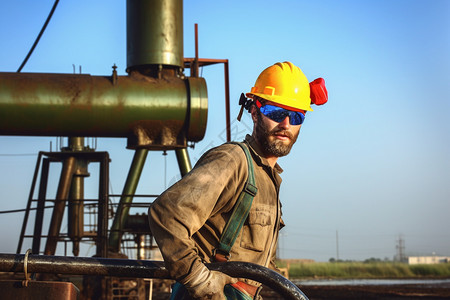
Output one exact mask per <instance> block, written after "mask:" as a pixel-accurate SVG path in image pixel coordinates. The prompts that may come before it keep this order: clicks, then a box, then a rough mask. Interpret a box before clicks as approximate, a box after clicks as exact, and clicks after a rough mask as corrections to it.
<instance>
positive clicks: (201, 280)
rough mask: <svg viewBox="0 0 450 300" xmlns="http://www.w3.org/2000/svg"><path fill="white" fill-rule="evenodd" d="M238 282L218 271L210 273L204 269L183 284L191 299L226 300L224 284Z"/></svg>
mask: <svg viewBox="0 0 450 300" xmlns="http://www.w3.org/2000/svg"><path fill="white" fill-rule="evenodd" d="M237 281H238V280H237V279H236V278H233V277H230V276H228V275H226V274H224V273H221V272H218V271H210V270H208V269H207V268H206V267H205V269H203V270H202V272H200V274H199V275H198V276H197V277H196V278H192V279H191V280H189V281H188V282H185V283H183V284H184V285H185V286H186V288H187V290H188V291H189V294H190V295H191V297H192V298H194V299H198V300H206V299H211V300H226V297H225V295H224V293H223V288H224V286H225V285H226V284H231V283H235V282H237Z"/></svg>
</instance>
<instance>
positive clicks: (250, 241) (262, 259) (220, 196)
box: [149, 135, 282, 284]
mask: <svg viewBox="0 0 450 300" xmlns="http://www.w3.org/2000/svg"><path fill="white" fill-rule="evenodd" d="M244 142H245V143H246V144H247V145H249V149H250V153H251V154H252V158H253V166H254V173H255V181H256V186H257V187H258V193H257V195H256V196H255V198H254V199H253V204H252V207H251V209H250V213H249V216H248V218H247V220H246V221H245V223H244V226H243V227H242V230H241V232H240V234H239V236H238V237H237V239H236V242H235V243H234V246H233V247H232V249H231V252H230V254H231V259H230V261H245V262H252V263H256V264H259V265H262V266H265V267H269V268H271V269H276V267H275V264H274V259H275V251H276V244H277V239H278V230H279V229H280V224H281V223H282V221H281V205H280V202H279V199H278V192H279V187H280V183H281V178H280V176H279V173H281V172H282V169H281V168H280V167H279V166H278V165H276V166H275V168H271V167H270V166H269V164H268V162H267V160H266V159H265V158H263V157H262V156H261V150H260V149H259V148H258V146H257V144H256V142H255V140H254V139H253V137H252V136H250V135H247V136H246V138H245V141H244ZM247 177H248V167H247V159H246V157H245V153H244V151H243V150H242V149H241V148H240V147H239V146H238V145H235V144H229V143H227V144H223V145H221V146H219V147H216V148H213V149H211V150H209V151H208V152H206V153H205V154H204V155H203V156H202V157H201V158H200V160H199V161H198V162H197V164H196V165H195V167H194V168H193V169H192V170H191V172H189V173H188V174H187V175H186V176H184V177H183V178H182V179H181V180H180V181H178V182H177V183H176V184H174V185H173V186H171V187H170V188H169V189H168V190H166V191H165V192H164V193H163V194H161V196H160V197H158V198H157V199H156V200H155V201H154V202H153V204H152V205H151V207H150V209H149V220H150V228H151V232H152V234H153V236H154V237H155V239H156V242H157V243H158V246H159V248H160V250H161V252H162V255H163V257H164V261H165V265H166V268H167V269H168V270H169V273H170V276H171V277H172V278H174V279H176V280H177V281H186V280H188V279H191V277H192V278H193V277H194V276H196V274H198V271H199V270H200V269H202V268H204V266H203V265H202V264H203V262H206V263H208V262H211V257H212V251H213V249H214V248H216V247H217V246H218V245H219V240H220V236H221V234H222V231H223V228H224V227H225V224H226V223H227V221H228V219H229V218H230V215H231V212H232V209H233V206H234V204H235V203H236V201H237V199H238V197H239V194H240V192H241V191H242V189H243V187H244V184H245V182H246V180H247ZM243 281H246V282H247V283H250V284H255V282H251V281H249V280H243Z"/></svg>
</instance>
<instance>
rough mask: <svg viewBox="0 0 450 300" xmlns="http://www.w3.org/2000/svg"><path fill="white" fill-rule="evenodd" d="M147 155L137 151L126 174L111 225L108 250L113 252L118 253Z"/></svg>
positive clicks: (143, 151) (143, 150)
mask: <svg viewBox="0 0 450 300" xmlns="http://www.w3.org/2000/svg"><path fill="white" fill-rule="evenodd" d="M147 154H148V150H147V149H137V150H136V152H135V153H134V157H133V161H132V163H131V167H130V171H129V172H128V176H127V180H126V182H125V186H124V188H123V192H122V197H121V198H120V202H119V206H118V207H117V211H116V214H115V215H114V221H113V224H112V225H111V233H110V235H109V249H110V250H111V251H113V252H119V250H120V240H121V238H122V229H123V227H124V225H125V224H126V223H127V218H128V213H129V211H130V204H131V203H132V202H133V195H134V194H135V193H136V188H137V185H138V183H139V178H140V177H141V173H142V169H143V168H144V164H145V160H146V159H147Z"/></svg>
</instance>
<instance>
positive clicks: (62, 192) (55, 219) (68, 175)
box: [44, 156, 76, 255]
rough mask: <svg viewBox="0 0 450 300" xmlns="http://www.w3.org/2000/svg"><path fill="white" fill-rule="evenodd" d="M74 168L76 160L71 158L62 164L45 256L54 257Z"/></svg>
mask: <svg viewBox="0 0 450 300" xmlns="http://www.w3.org/2000/svg"><path fill="white" fill-rule="evenodd" d="M75 167H76V159H75V157H73V156H69V157H67V158H66V159H65V160H64V162H63V168H62V170H61V177H60V179H59V184H58V191H57V194H56V199H55V207H54V208H53V213H52V218H51V222H50V227H49V229H48V237H47V243H46V245H45V251H44V254H45V255H55V251H56V244H57V243H58V239H59V233H60V230H61V223H62V219H63V215H64V209H65V207H66V201H67V197H68V196H69V190H70V184H71V182H72V178H73V174H74V171H75Z"/></svg>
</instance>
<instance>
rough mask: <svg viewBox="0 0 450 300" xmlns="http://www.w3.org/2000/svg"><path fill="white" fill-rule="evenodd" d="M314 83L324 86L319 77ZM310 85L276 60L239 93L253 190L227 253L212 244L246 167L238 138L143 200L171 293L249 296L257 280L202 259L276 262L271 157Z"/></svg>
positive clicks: (280, 149)
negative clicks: (246, 116) (249, 126)
mask: <svg viewBox="0 0 450 300" xmlns="http://www.w3.org/2000/svg"><path fill="white" fill-rule="evenodd" d="M320 85H321V88H320V89H321V91H322V93H323V92H325V93H326V89H325V86H324V83H323V79H322V82H321V83H320ZM310 90H311V89H310V84H309V83H308V80H307V79H306V77H305V75H304V74H303V73H302V71H301V70H300V68H298V67H296V66H295V65H293V64H292V63H290V62H283V63H277V64H275V65H273V66H270V67H269V68H267V69H265V70H264V71H263V72H262V73H261V74H260V75H259V77H258V79H257V80H256V83H255V86H254V87H253V88H252V89H251V92H250V93H247V94H246V96H247V97H248V98H250V99H249V100H247V99H246V98H245V97H244V98H243V99H242V96H241V101H240V104H241V105H242V106H243V107H242V108H244V107H245V108H246V109H247V110H248V111H249V112H250V114H251V117H252V120H253V125H254V126H253V132H252V134H251V135H247V136H246V138H245V141H244V144H245V147H248V149H249V152H250V153H251V160H250V164H251V167H253V170H254V172H253V173H254V178H255V182H256V183H255V184H256V187H257V189H258V190H257V193H256V195H255V196H254V198H253V202H252V205H251V208H250V211H249V213H248V217H247V218H246V219H245V223H244V225H243V227H242V229H241V230H240V231H239V232H238V236H237V238H236V240H235V242H234V244H233V245H232V247H231V250H230V251H229V253H225V254H224V255H223V253H217V251H216V250H217V249H218V247H219V241H221V235H222V233H223V231H224V228H225V226H226V225H227V222H228V221H229V219H230V216H231V214H232V211H233V207H234V206H235V204H236V202H237V201H238V198H239V196H240V194H241V191H242V190H243V189H244V186H245V185H246V182H247V180H248V177H249V172H250V171H249V164H248V163H247V158H246V154H245V152H244V151H243V149H242V148H241V147H240V146H239V145H236V144H233V143H226V144H223V145H221V146H219V147H216V148H213V149H211V150H209V151H208V152H206V153H205V154H204V155H203V156H202V157H201V158H200V160H199V161H198V162H197V164H196V165H195V167H194V168H193V169H192V171H191V172H190V173H189V174H187V175H186V176H185V177H183V178H182V179H181V180H180V181H179V182H177V183H176V184H174V185H173V186H172V187H170V188H169V189H168V190H167V191H165V192H164V193H163V194H162V195H161V196H160V197H159V198H158V199H156V201H155V202H154V203H153V204H152V206H151V207H150V209H149V220H150V228H151V231H152V233H153V235H154V237H155V239H156V241H157V243H158V246H159V248H160V250H161V252H162V255H163V257H164V261H165V264H166V268H167V269H168V270H169V272H170V275H171V276H172V278H174V279H176V280H177V282H178V283H177V284H176V285H175V287H174V291H173V294H172V298H171V299H192V298H193V299H227V298H226V296H225V295H224V287H225V294H226V295H227V296H228V297H230V298H231V297H234V298H233V299H253V298H254V297H255V294H256V293H257V289H258V286H259V284H258V283H257V282H253V281H250V280H246V279H239V282H238V279H235V278H231V277H230V276H228V275H226V274H223V273H221V272H217V271H210V270H208V269H207V268H206V266H205V264H204V263H207V262H212V261H226V260H230V261H245V262H252V263H256V264H259V265H262V266H265V267H269V268H272V269H276V266H275V262H274V259H275V251H276V246H277V241H278V231H279V229H280V228H281V227H282V226H283V221H282V220H281V204H280V201H279V198H278V195H279V188H280V183H281V178H280V176H279V173H281V172H282V169H281V168H280V167H279V166H278V164H277V160H278V158H279V157H281V156H285V155H287V154H288V153H289V151H290V150H291V148H292V145H293V144H294V143H295V141H296V140H297V137H298V134H299V132H300V128H301V124H302V123H303V121H304V119H305V113H306V111H312V109H311V107H310V104H311V97H310ZM315 90H316V89H315ZM316 94H317V93H316ZM322 96H325V94H323V95H322ZM313 98H314V99H315V98H317V97H315V96H314V97H313ZM322 102H323V101H322ZM322 104H323V103H322ZM241 114H242V109H241V112H240V115H241ZM239 118H240V116H239V117H238V119H239ZM219 252H221V251H219ZM186 290H187V292H186ZM183 293H184V294H183ZM188 293H189V295H190V296H189V295H188ZM191 297H192V298H191Z"/></svg>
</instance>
